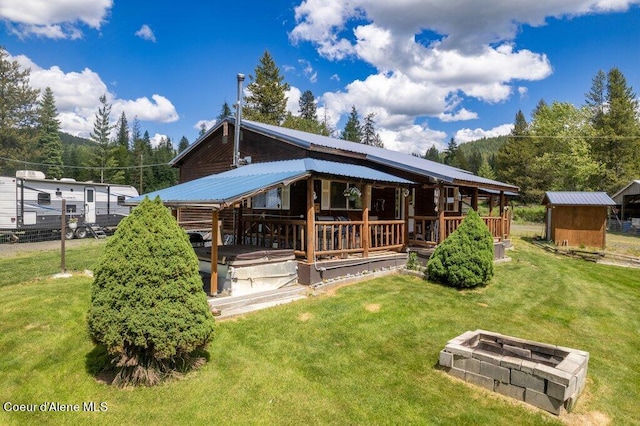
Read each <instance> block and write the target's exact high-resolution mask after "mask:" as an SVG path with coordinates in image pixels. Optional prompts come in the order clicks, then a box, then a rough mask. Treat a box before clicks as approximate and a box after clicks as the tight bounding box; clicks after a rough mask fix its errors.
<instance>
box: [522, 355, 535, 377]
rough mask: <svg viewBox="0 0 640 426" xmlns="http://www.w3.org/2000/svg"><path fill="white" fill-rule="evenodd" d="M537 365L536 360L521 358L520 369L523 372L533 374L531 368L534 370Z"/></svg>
mask: <svg viewBox="0 0 640 426" xmlns="http://www.w3.org/2000/svg"><path fill="white" fill-rule="evenodd" d="M537 365H538V363H536V362H533V361H528V360H526V359H523V360H522V364H521V365H520V370H521V371H522V372H524V373H529V374H533V370H535V368H536V366H537Z"/></svg>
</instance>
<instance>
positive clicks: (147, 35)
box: [135, 24, 156, 43]
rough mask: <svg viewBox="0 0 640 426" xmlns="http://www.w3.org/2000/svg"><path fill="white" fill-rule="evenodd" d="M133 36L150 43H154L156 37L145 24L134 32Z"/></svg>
mask: <svg viewBox="0 0 640 426" xmlns="http://www.w3.org/2000/svg"><path fill="white" fill-rule="evenodd" d="M135 35H137V36H138V37H140V38H141V39H143V40H148V41H152V42H154V43H155V42H156V35H155V34H154V33H153V30H152V29H151V27H150V26H148V25H147V24H144V25H142V26H141V27H140V29H139V30H138V31H136V34H135Z"/></svg>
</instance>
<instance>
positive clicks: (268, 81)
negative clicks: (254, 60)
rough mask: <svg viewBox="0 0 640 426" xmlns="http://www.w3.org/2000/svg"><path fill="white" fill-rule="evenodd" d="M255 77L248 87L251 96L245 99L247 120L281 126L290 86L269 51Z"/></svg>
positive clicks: (244, 109)
mask: <svg viewBox="0 0 640 426" xmlns="http://www.w3.org/2000/svg"><path fill="white" fill-rule="evenodd" d="M254 72H255V76H254V75H249V79H250V80H251V82H250V83H249V85H248V86H247V91H248V92H249V95H248V96H246V97H245V99H244V101H245V105H244V107H243V109H242V113H243V116H244V117H245V118H246V119H247V120H253V121H259V122H261V123H265V124H274V125H280V124H281V123H282V121H283V120H284V119H285V117H286V112H287V111H286V108H287V97H286V92H287V90H289V84H287V83H285V82H284V76H282V74H280V70H279V69H278V67H277V66H276V64H275V62H274V60H273V57H272V56H271V54H270V53H269V51H265V52H264V55H263V56H262V58H260V63H259V64H258V65H257V66H256V68H255V71H254Z"/></svg>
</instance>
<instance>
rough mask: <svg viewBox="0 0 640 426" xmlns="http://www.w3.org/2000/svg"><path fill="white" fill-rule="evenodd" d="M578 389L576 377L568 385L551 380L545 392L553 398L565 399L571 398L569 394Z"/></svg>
mask: <svg viewBox="0 0 640 426" xmlns="http://www.w3.org/2000/svg"><path fill="white" fill-rule="evenodd" d="M575 389H576V379H575V377H574V378H573V379H572V380H571V382H570V383H569V384H568V385H562V384H560V383H556V382H553V381H551V380H549V381H547V391H546V392H545V393H546V394H547V395H549V396H550V397H551V398H555V399H559V400H561V401H564V400H565V399H567V398H569V396H570V395H571V394H572V393H573V392H575Z"/></svg>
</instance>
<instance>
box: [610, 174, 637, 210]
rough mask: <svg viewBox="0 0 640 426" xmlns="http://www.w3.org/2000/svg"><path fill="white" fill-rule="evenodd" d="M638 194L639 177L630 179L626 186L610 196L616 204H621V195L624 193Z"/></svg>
mask: <svg viewBox="0 0 640 426" xmlns="http://www.w3.org/2000/svg"><path fill="white" fill-rule="evenodd" d="M638 194H640V179H636V180H632V181H631V182H629V184H628V185H627V186H625V187H624V188H622V189H621V190H620V191H618V192H616V193H615V194H614V195H613V197H611V198H613V201H615V202H616V204H622V202H623V197H624V196H625V195H638Z"/></svg>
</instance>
